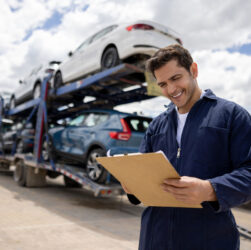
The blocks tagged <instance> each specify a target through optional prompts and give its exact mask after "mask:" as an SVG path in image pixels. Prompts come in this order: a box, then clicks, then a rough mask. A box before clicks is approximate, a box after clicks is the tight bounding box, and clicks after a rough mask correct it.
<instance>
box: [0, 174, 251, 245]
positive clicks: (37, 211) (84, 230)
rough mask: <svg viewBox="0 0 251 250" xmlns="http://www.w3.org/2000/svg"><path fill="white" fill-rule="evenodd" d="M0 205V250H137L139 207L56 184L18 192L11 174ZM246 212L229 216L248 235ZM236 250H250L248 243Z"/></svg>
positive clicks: (0, 183)
mask: <svg viewBox="0 0 251 250" xmlns="http://www.w3.org/2000/svg"><path fill="white" fill-rule="evenodd" d="M0 201H1V205H0V215H1V217H0V249H1V250H34V249H36V250H57V249H60V250H66V249H67V250H69V249H73V250H80V249H81V250H82V249H84V250H89V249H90V250H95V249H98V250H100V249H102V250H103V249H104V250H106V249H109V250H112V249H114V250H115V249H116V250H124V249H125V250H130V249H137V246H138V236H139V228H140V214H141V212H142V207H135V206H132V205H130V204H129V203H128V202H127V200H126V199H125V197H117V198H109V199H108V198H106V199H104V198H102V199H101V198H94V197H93V195H92V194H91V193H89V192H87V191H85V190H83V189H69V188H65V187H63V185H62V182H61V180H60V179H59V180H57V181H56V182H55V181H54V182H52V181H50V183H49V185H48V187H45V188H30V189H28V188H21V187H19V186H17V185H16V184H15V183H14V181H13V179H12V176H11V174H8V173H5V174H3V173H0ZM250 211H251V210H250ZM250 211H247V210H243V209H236V210H234V213H235V215H236V217H237V222H238V223H239V224H240V225H242V226H246V227H249V230H251V212H250ZM241 244H242V248H241V249H242V250H250V249H251V241H248V240H243V239H242V242H241Z"/></svg>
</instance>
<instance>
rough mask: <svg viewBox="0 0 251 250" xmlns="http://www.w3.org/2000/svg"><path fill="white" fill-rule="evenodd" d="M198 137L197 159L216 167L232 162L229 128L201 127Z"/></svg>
mask: <svg viewBox="0 0 251 250" xmlns="http://www.w3.org/2000/svg"><path fill="white" fill-rule="evenodd" d="M196 139H197V140H196V145H195V147H196V151H195V152H198V153H197V154H196V156H195V160H196V161H198V162H200V163H203V164H204V165H208V166H211V165H212V166H215V167H217V166H221V167H222V166H224V165H225V166H226V165H228V164H229V163H230V159H229V130H228V129H225V128H218V127H200V128H199V130H198V134H197V138H196Z"/></svg>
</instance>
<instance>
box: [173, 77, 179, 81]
mask: <svg viewBox="0 0 251 250" xmlns="http://www.w3.org/2000/svg"><path fill="white" fill-rule="evenodd" d="M180 78H181V77H180V76H178V77H175V78H173V81H177V80H179V79H180Z"/></svg>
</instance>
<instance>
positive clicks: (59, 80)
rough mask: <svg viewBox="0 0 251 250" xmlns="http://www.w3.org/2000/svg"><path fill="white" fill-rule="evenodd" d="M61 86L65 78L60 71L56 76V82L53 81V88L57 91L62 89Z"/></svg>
mask: <svg viewBox="0 0 251 250" xmlns="http://www.w3.org/2000/svg"><path fill="white" fill-rule="evenodd" d="M61 86H63V78H62V74H61V72H60V71H58V72H57V73H56V74H55V76H54V81H53V87H54V88H55V89H58V88H60V87H61Z"/></svg>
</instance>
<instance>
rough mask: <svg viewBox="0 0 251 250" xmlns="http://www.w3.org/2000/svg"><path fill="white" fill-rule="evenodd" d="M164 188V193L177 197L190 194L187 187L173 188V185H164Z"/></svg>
mask: <svg viewBox="0 0 251 250" xmlns="http://www.w3.org/2000/svg"><path fill="white" fill-rule="evenodd" d="M162 188H163V190H164V191H166V192H169V193H172V194H177V195H179V194H180V195H183V194H186V195H187V194H188V193H189V190H188V188H186V187H176V186H171V185H166V184H162Z"/></svg>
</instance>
